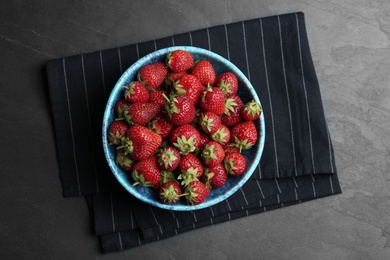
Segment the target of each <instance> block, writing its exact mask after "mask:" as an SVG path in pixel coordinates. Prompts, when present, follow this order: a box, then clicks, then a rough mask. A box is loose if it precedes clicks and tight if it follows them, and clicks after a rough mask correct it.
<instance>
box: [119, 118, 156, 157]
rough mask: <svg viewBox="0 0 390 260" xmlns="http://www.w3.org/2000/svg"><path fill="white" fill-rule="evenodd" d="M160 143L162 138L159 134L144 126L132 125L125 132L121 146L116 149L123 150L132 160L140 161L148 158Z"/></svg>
mask: <svg viewBox="0 0 390 260" xmlns="http://www.w3.org/2000/svg"><path fill="white" fill-rule="evenodd" d="M161 143H162V138H161V136H160V135H159V134H156V133H155V132H153V131H152V130H150V129H148V128H146V127H145V126H142V125H134V126H131V127H130V128H129V129H128V130H127V132H126V137H125V138H122V142H121V144H122V145H121V146H119V147H117V149H124V151H125V153H128V154H130V156H131V157H132V158H133V159H135V160H137V161H142V160H145V159H147V158H149V157H150V156H151V155H152V154H153V153H154V152H155V151H156V150H157V149H158V148H159V147H160V145H161Z"/></svg>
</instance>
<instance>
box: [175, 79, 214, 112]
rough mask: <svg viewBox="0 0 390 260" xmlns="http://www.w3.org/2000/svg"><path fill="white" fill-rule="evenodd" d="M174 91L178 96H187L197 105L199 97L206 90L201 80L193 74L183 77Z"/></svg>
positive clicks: (176, 83) (176, 84) (177, 82)
mask: <svg viewBox="0 0 390 260" xmlns="http://www.w3.org/2000/svg"><path fill="white" fill-rule="evenodd" d="M172 87H173V90H174V92H175V93H176V94H177V95H185V96H187V97H188V98H189V99H191V101H192V102H193V103H194V105H196V104H197V103H198V100H199V96H200V95H201V94H202V92H204V91H205V90H206V87H205V86H203V85H202V83H200V81H199V79H198V78H197V77H195V76H194V75H191V74H186V75H183V76H182V77H180V78H179V80H177V81H176V82H175V83H174V84H173V85H172Z"/></svg>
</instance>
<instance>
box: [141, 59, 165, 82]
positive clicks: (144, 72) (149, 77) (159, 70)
mask: <svg viewBox="0 0 390 260" xmlns="http://www.w3.org/2000/svg"><path fill="white" fill-rule="evenodd" d="M167 73H168V68H167V67H166V65H165V63H164V62H154V63H150V64H147V65H145V66H143V67H141V68H140V69H139V70H138V80H139V81H140V82H141V83H142V85H144V86H145V87H147V88H152V89H157V88H159V87H160V85H161V84H162V83H163V82H164V79H165V76H166V75H167Z"/></svg>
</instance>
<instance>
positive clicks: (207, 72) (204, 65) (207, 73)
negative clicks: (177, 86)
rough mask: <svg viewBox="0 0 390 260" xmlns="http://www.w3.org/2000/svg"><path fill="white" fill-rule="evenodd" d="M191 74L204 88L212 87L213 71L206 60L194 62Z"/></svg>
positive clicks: (213, 81)
mask: <svg viewBox="0 0 390 260" xmlns="http://www.w3.org/2000/svg"><path fill="white" fill-rule="evenodd" d="M191 74H192V75H194V76H195V77H197V78H198V79H199V81H200V82H201V83H202V84H203V85H204V86H208V85H210V86H212V85H214V83H215V70H214V68H213V65H212V64H211V63H210V62H209V61H208V60H199V61H196V62H195V64H194V67H193V68H192V70H191Z"/></svg>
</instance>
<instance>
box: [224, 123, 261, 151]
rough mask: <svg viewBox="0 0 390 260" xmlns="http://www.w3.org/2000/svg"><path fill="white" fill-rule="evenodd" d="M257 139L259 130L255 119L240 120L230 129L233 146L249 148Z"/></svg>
mask: <svg viewBox="0 0 390 260" xmlns="http://www.w3.org/2000/svg"><path fill="white" fill-rule="evenodd" d="M256 141H257V130H256V126H255V124H254V123H253V121H247V122H240V123H238V124H236V125H235V126H233V128H232V129H231V131H230V142H231V143H233V144H232V146H234V147H237V148H239V149H240V152H241V150H242V149H249V148H251V147H252V146H253V145H254V144H255V143H256Z"/></svg>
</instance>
